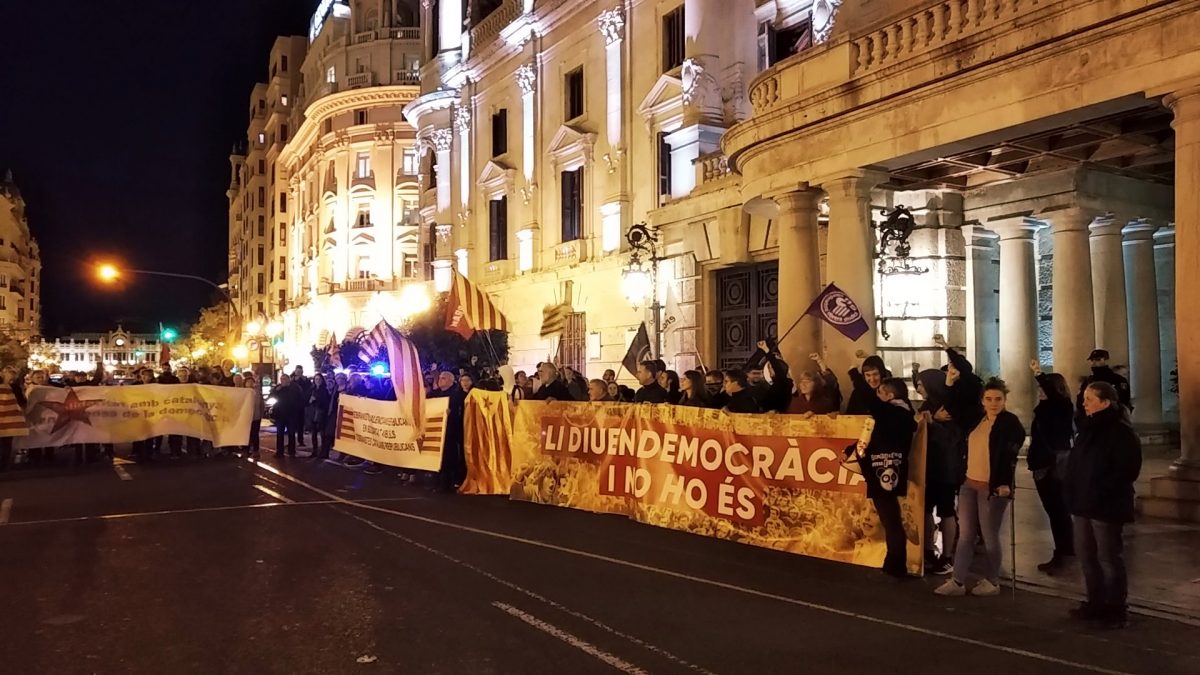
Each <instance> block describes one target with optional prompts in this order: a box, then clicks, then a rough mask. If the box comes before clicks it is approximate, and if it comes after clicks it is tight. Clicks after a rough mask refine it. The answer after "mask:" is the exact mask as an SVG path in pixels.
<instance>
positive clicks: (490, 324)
mask: <svg viewBox="0 0 1200 675" xmlns="http://www.w3.org/2000/svg"><path fill="white" fill-rule="evenodd" d="M446 330H449V331H454V332H455V333H458V334H459V335H461V336H463V338H464V339H466V338H470V337H471V335H472V334H473V333H474V332H475V331H477V330H502V331H507V330H508V318H507V317H505V316H504V315H503V314H501V313H500V310H499V309H497V308H496V305H494V304H493V303H492V300H491V298H489V297H488V294H487V293H484V292H483V291H481V290H479V288H478V287H477V286H476V285H475V284H473V283H471V280H470V279H467V278H466V277H464V276H463V275H461V274H459V273H458V272H457V271H455V272H454V282H453V283H452V284H451V285H450V301H449V303H447V305H446Z"/></svg>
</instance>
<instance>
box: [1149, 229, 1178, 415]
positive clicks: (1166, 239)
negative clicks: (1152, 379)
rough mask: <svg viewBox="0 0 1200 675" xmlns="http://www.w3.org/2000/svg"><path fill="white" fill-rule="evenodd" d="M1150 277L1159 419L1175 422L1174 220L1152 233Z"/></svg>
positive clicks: (1176, 409) (1176, 398)
mask: <svg viewBox="0 0 1200 675" xmlns="http://www.w3.org/2000/svg"><path fill="white" fill-rule="evenodd" d="M1154 280H1155V281H1156V282H1157V283H1158V341H1159V344H1160V345H1161V347H1162V371H1161V373H1162V400H1163V419H1164V421H1166V422H1167V423H1174V424H1178V422H1179V397H1178V396H1177V395H1176V394H1175V392H1173V391H1171V379H1172V373H1171V371H1173V370H1175V363H1176V361H1177V360H1178V358H1179V352H1177V351H1176V350H1175V223H1167V225H1166V226H1165V227H1163V228H1160V229H1159V230H1158V232H1155V233H1154Z"/></svg>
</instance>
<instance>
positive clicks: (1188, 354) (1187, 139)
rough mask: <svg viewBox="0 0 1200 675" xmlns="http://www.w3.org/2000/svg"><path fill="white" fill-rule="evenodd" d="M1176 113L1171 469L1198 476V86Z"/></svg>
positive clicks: (1174, 102)
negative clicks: (1174, 443)
mask: <svg viewBox="0 0 1200 675" xmlns="http://www.w3.org/2000/svg"><path fill="white" fill-rule="evenodd" d="M1165 103H1166V104H1167V106H1169V107H1170V108H1171V110H1172V111H1174V112H1175V121H1174V122H1172V124H1171V126H1172V127H1174V128H1175V185H1176V186H1177V188H1176V190H1175V224H1176V228H1175V257H1176V266H1175V293H1176V299H1175V339H1176V345H1177V347H1176V348H1177V349H1178V351H1179V353H1180V354H1182V355H1184V357H1185V358H1181V359H1179V441H1180V455H1179V459H1178V460H1176V462H1175V465H1174V466H1172V467H1171V468H1172V473H1174V474H1175V475H1177V476H1179V477H1183V478H1188V479H1190V480H1200V415H1197V411H1198V410H1200V361H1198V360H1197V359H1196V355H1197V354H1198V353H1200V313H1198V312H1196V311H1195V307H1196V304H1197V299H1198V297H1200V293H1197V294H1196V295H1193V294H1192V293H1191V292H1190V291H1189V290H1188V289H1191V290H1197V286H1196V280H1195V276H1196V270H1197V269H1200V233H1198V232H1197V229H1198V228H1200V191H1197V190H1196V188H1195V186H1196V185H1197V184H1200V86H1198V87H1193V88H1191V89H1188V90H1184V91H1179V92H1176V93H1174V94H1171V95H1170V96H1167V97H1166V100H1165Z"/></svg>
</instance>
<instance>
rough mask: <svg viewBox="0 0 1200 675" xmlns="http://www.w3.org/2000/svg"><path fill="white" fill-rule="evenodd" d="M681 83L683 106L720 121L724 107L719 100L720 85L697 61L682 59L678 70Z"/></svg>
mask: <svg viewBox="0 0 1200 675" xmlns="http://www.w3.org/2000/svg"><path fill="white" fill-rule="evenodd" d="M680 80H681V81H682V82H683V104H684V105H690V106H695V107H696V108H698V109H699V110H700V114H701V115H703V116H705V117H708V118H712V119H717V120H720V119H722V117H723V114H722V111H723V109H724V107H725V104H724V102H723V101H722V100H721V85H720V83H718V82H717V79H716V78H715V77H713V76H712V74H711V73H709V72H708V69H707V68H706V67H705V66H704V64H703V63H701V62H700V61H699V60H698V59H684V60H683V68H682V69H681V70H680Z"/></svg>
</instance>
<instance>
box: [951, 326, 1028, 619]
mask: <svg viewBox="0 0 1200 675" xmlns="http://www.w3.org/2000/svg"><path fill="white" fill-rule="evenodd" d="M934 342H935V343H937V344H938V346H940V347H943V348H945V349H946V354H947V355H948V356H949V357H950V367H949V368H948V369H947V371H946V392H947V398H948V400H949V405H948V406H947V409H948V410H950V412H951V415H952V416H953V419H954V422H955V423H956V424H957V425H958V428H959V430H960V431H961V432H962V433H963V435H964V436H965V437H966V463H965V466H966V475H965V476H963V477H962V479H961V486H960V487H959V489H958V510H959V518H958V523H959V526H960V528H961V531H960V532H959V534H958V547H957V548H956V550H955V551H954V576H953V577H952V578H950V579H948V580H947V581H946V583H944V584H942V585H941V586H938V587H937V589H936V590H935V591H934V592H935V593H937V594H938V595H949V596H961V595H966V594H967V576H968V574H969V573H970V571H971V563H972V562H973V560H974V558H975V542H976V540H977V539H978V538H979V536H980V535H982V536H983V545H984V548H985V549H986V551H987V564H986V566H985V568H984V576H983V579H981V580H980V581H979V582H978V583H976V584H975V585H974V586H973V587H971V589H970V593H971V595H977V596H993V595H999V594H1000V585H999V582H1000V566H1001V564H1002V563H1003V562H1004V546H1003V544H1002V543H1001V541H1000V527H1001V525H1002V524H1003V523H1004V515H1005V513H1007V511H1008V505H1009V502H1011V501H1012V495H1013V487H1014V485H1015V483H1016V480H1015V474H1016V467H1017V453H1018V452H1019V451H1020V449H1021V446H1022V445H1023V444H1024V443H1025V428H1024V427H1023V426H1021V420H1019V419H1018V418H1017V416H1016V415H1014V414H1012V413H1011V412H1009V411H1008V410H1006V409H1005V404H1006V403H1007V400H1008V387H1007V386H1006V385H1005V384H1004V381H1003V380H1000V379H997V378H992V379H991V380H988V382H987V383H986V384H984V385H983V394H982V397H980V396H979V395H978V394H977V393H976V392H977V390H976V388H975V386H974V383H973V381H972V380H970V379H969V378H971V377H974V375H973V374H972V368H971V363H970V362H969V361H967V359H965V358H963V357H962V356H961V355H960V354H958V353H957V352H955V351H954V350H953V349H950V348H948V347H947V346H946V340H945V338H943V337H942V336H941V335H936V336H934ZM964 373H965V375H964ZM964 377H966V378H968V379H966V380H963V378H964ZM975 379H978V378H975ZM960 385H966V386H964V387H963V388H962V389H959V386H960Z"/></svg>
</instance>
